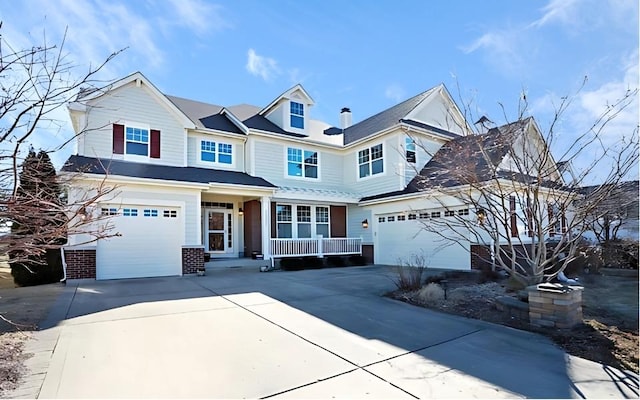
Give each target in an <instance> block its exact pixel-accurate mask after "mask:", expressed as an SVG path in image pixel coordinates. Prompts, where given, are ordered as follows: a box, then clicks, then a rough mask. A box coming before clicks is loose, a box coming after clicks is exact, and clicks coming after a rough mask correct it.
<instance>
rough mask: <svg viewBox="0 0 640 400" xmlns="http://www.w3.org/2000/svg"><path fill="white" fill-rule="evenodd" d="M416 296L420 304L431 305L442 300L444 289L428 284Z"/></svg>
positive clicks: (434, 284) (435, 284)
mask: <svg viewBox="0 0 640 400" xmlns="http://www.w3.org/2000/svg"><path fill="white" fill-rule="evenodd" d="M417 296H418V299H419V300H420V302H421V303H423V304H427V305H432V304H435V303H438V302H440V301H442V300H444V289H443V288H442V287H441V286H440V285H438V284H437V283H429V284H428V285H426V286H423V287H422V288H420V290H419V291H418V295H417Z"/></svg>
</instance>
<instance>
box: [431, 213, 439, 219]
mask: <svg viewBox="0 0 640 400" xmlns="http://www.w3.org/2000/svg"><path fill="white" fill-rule="evenodd" d="M431 218H440V211H433V212H432V213H431Z"/></svg>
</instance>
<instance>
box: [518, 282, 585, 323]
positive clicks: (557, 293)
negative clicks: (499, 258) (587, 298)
mask: <svg viewBox="0 0 640 400" xmlns="http://www.w3.org/2000/svg"><path fill="white" fill-rule="evenodd" d="M583 289H584V288H583V287H582V286H573V285H563V284H561V283H541V284H539V285H534V286H529V287H528V288H527V292H528V293H529V322H530V323H531V325H534V326H539V327H543V326H546V327H553V328H560V329H566V328H571V327H573V326H575V325H577V324H580V323H582V290H583Z"/></svg>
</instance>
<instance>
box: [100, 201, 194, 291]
mask: <svg viewBox="0 0 640 400" xmlns="http://www.w3.org/2000/svg"><path fill="white" fill-rule="evenodd" d="M102 213H103V215H111V218H110V219H109V221H110V222H111V223H112V224H113V226H114V229H113V231H112V232H119V233H120V234H121V236H118V237H112V238H108V239H102V240H99V241H98V245H97V251H96V278H97V279H120V278H140V277H152V276H168V275H180V274H181V273H182V254H181V252H182V242H183V237H184V222H183V217H182V215H181V214H182V213H181V210H180V209H179V208H175V207H158V206H153V207H149V206H140V205H118V206H110V205H106V206H103V207H102Z"/></svg>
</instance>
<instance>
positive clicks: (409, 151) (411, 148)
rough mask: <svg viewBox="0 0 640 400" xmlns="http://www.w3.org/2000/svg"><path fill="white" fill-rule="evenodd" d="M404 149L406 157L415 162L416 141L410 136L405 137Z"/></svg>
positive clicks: (408, 160)
mask: <svg viewBox="0 0 640 400" xmlns="http://www.w3.org/2000/svg"><path fill="white" fill-rule="evenodd" d="M404 150H405V158H406V159H407V162H408V163H412V164H415V163H416V142H415V141H414V140H413V139H412V138H410V137H406V138H405V139H404Z"/></svg>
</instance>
